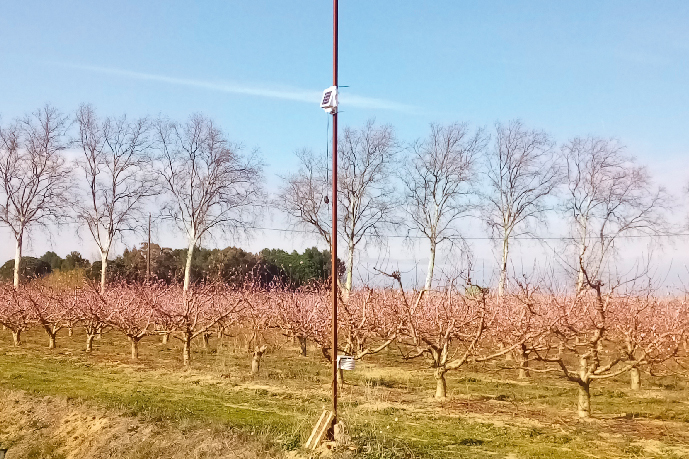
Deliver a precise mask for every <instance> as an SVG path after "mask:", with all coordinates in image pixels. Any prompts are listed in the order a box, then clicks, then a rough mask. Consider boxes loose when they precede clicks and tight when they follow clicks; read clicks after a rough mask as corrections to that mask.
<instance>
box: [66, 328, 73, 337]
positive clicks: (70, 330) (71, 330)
mask: <svg viewBox="0 0 689 459" xmlns="http://www.w3.org/2000/svg"><path fill="white" fill-rule="evenodd" d="M72 335H74V328H72V327H69V328H68V329H67V336H69V337H70V338H71V337H72Z"/></svg>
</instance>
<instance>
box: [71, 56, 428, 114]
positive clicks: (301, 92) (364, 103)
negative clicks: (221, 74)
mask: <svg viewBox="0 0 689 459" xmlns="http://www.w3.org/2000/svg"><path fill="white" fill-rule="evenodd" d="M58 65H61V66H64V67H69V68H73V69H78V70H85V71H88V72H95V73H102V74H106V75H113V76H119V77H123V78H129V79H135V80H142V81H154V82H159V83H166V84H171V85H177V86H187V87H191V88H199V89H206V90H209V91H216V92H224V93H228V94H243V95H248V96H256V97H267V98H272V99H283V100H291V101H295V102H305V103H309V104H317V103H318V102H319V101H320V98H321V94H322V93H321V91H313V90H305V89H298V88H289V87H284V88H277V87H273V88H268V87H259V86H250V85H245V84H239V83H228V82H213V81H204V80H196V79H189V78H177V77H169V76H165V75H158V74H153V73H143V72H133V71H130V70H122V69H116V68H110V67H98V66H92V65H79V64H65V63H59V64H58ZM340 102H341V103H342V104H344V105H345V107H354V108H367V109H378V110H392V111H398V112H405V113H416V112H418V109H417V108H416V107H413V106H411V105H406V104H401V103H398V102H392V101H388V100H384V99H376V98H372V97H364V96H357V95H353V94H348V92H345V93H342V94H341V95H340Z"/></svg>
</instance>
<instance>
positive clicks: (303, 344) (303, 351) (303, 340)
mask: <svg viewBox="0 0 689 459" xmlns="http://www.w3.org/2000/svg"><path fill="white" fill-rule="evenodd" d="M297 339H299V350H300V354H301V355H302V356H303V357H306V337H305V336H298V337H297Z"/></svg>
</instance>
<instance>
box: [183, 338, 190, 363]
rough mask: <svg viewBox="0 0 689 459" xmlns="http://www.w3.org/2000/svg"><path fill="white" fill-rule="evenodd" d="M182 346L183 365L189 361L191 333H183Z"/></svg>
mask: <svg viewBox="0 0 689 459" xmlns="http://www.w3.org/2000/svg"><path fill="white" fill-rule="evenodd" d="M183 341H184V347H183V348H182V362H183V364H184V366H185V367H188V366H189V363H190V362H191V333H185V334H184V339H183Z"/></svg>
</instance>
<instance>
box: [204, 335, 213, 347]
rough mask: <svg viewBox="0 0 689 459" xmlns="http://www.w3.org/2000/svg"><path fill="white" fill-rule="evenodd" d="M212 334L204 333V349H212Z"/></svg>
mask: <svg viewBox="0 0 689 459" xmlns="http://www.w3.org/2000/svg"><path fill="white" fill-rule="evenodd" d="M210 336H211V334H210V333H204V334H203V348H204V349H209V348H210V342H209V339H210Z"/></svg>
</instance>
